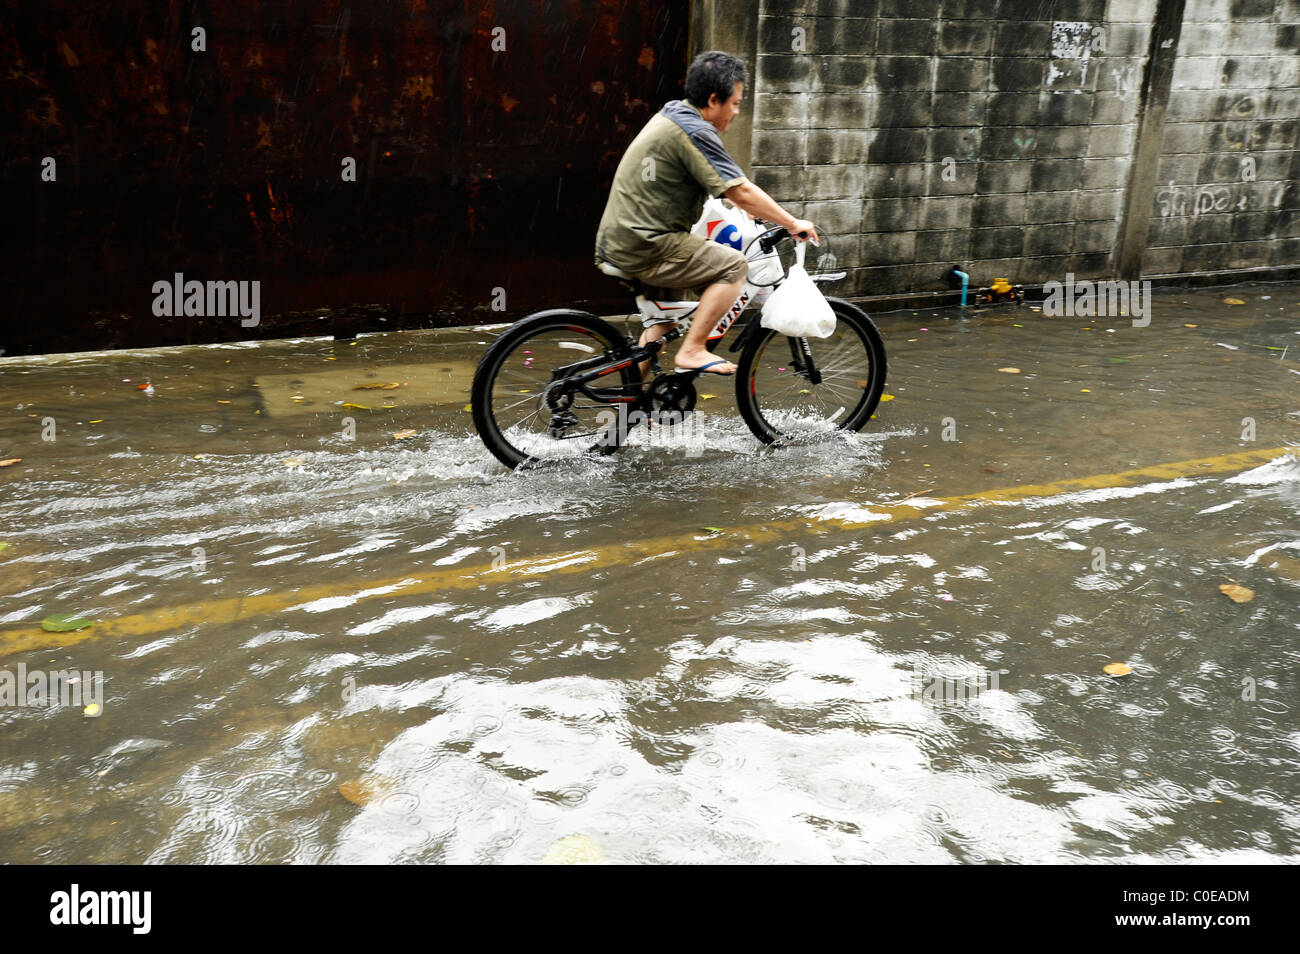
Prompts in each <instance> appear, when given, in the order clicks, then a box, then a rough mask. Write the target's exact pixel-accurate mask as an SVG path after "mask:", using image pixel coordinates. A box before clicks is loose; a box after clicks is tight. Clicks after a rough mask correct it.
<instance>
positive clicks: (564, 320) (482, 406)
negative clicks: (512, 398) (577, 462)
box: [470, 308, 640, 470]
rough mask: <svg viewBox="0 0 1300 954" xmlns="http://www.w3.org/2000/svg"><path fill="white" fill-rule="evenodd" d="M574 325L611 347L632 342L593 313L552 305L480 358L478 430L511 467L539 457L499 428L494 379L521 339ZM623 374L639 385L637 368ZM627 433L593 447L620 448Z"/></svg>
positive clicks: (474, 395)
mask: <svg viewBox="0 0 1300 954" xmlns="http://www.w3.org/2000/svg"><path fill="white" fill-rule="evenodd" d="M573 325H578V326H580V327H581V328H582V329H584V330H586V331H589V332H592V333H593V334H596V335H599V336H601V337H602V338H603V339H604V343H605V344H606V345H607V346H608V347H609V349H610V350H614V349H617V348H620V347H627V346H628V345H630V344H631V342H629V341H628V338H627V336H626V335H624V334H623V333H622V332H621V331H619V330H618V329H617V328H615V327H614V326H613V325H612V324H610V323H609V322H608V321H605V320H604V319H601V318H598V317H596V316H595V315H593V314H591V313H590V312H586V311H577V310H574V309H570V308H552V309H548V310H546V311H539V312H535V313H534V314H531V315H527V316H525V317H523V318H520V319H519V320H518V321H516V322H515V323H514V324H513V325H511V326H510V327H509V328H507V329H506V330H505V331H503V332H501V334H500V335H499V336H497V339H496V340H495V341H493V342H492V344H491V345H489V346H488V348H487V350H486V351H484V352H483V355H482V356H481V357H480V358H479V360H478V366H477V367H476V368H475V369H474V382H473V384H472V385H471V388H470V410H471V411H472V417H473V421H474V429H475V430H476V431H478V435H479V437H480V438H481V439H482V441H483V443H484V445H486V447H487V449H488V450H489V451H490V452H491V454H492V456H493V457H495V458H496V459H497V460H499V461H500V462H501V463H503V464H505V466H506V467H508V468H510V469H511V470H514V469H515V468H517V467H519V466H521V465H524V464H529V463H532V462H535V461H536V460H537V459H536V458H534V457H532V456H531V455H529V454H526V453H524V452H523V451H521V450H520V449H519V448H517V447H515V446H514V445H513V444H511V443H510V442H509V441H508V440H506V438H505V436H504V435H503V434H502V433H501V430H500V428H499V427H497V424H496V420H495V419H494V418H493V416H492V414H491V413H490V411H489V407H490V405H491V396H492V382H493V381H494V380H495V379H496V376H497V373H498V372H499V371H500V369H501V363H502V361H503V360H504V358H505V356H506V355H507V354H509V353H510V352H511V351H512V350H514V348H515V347H517V346H518V343H519V342H520V340H521V339H527V338H529V337H532V336H533V335H535V334H537V333H538V332H539V331H542V330H544V329H546V328H551V327H572V326H573ZM619 374H620V376H621V377H622V379H623V385H624V387H629V386H639V384H640V381H639V379H638V377H637V375H636V370H635V368H634V367H632V366H629V367H628V368H624V369H622V370H621V371H620V372H619ZM610 407H611V408H615V409H617V408H616V406H615V405H610ZM623 436H624V435H623V434H622V433H621V431H620V429H618V428H615V431H614V434H613V440H612V441H610V442H606V443H604V444H597V445H593V447H592V448H590V449H591V450H594V451H599V452H602V453H613V452H614V451H616V450H617V449H618V445H619V443H620V439H621V438H622V437H623Z"/></svg>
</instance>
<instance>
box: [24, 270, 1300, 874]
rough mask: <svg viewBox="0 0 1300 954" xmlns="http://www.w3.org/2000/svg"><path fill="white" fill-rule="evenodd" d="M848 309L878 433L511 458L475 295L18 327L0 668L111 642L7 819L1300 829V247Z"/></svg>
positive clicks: (1068, 854)
mask: <svg viewBox="0 0 1300 954" xmlns="http://www.w3.org/2000/svg"><path fill="white" fill-rule="evenodd" d="M1225 298H1235V299H1238V300H1241V301H1242V302H1244V304H1241V305H1228V304H1225V303H1224V299H1225ZM874 317H875V320H876V321H877V323H878V325H879V327H880V330H881V332H882V334H883V335H884V338H885V344H886V347H887V348H888V353H889V362H890V363H889V375H888V380H887V383H886V386H885V393H886V395H887V396H888V397H887V398H886V400H884V401H883V402H882V403H881V405H880V407H879V409H878V411H877V415H876V418H875V419H874V420H873V421H871V423H870V425H869V426H868V427H867V428H864V429H863V431H862V432H861V433H860V434H857V435H849V436H844V437H842V438H840V439H837V440H834V441H832V442H830V443H827V444H823V445H817V446H812V447H799V448H788V449H784V450H775V451H772V450H767V449H763V448H761V447H760V445H759V443H758V442H757V441H756V440H755V439H754V438H753V437H752V436H751V435H750V433H749V431H748V430H747V429H746V427H745V426H744V424H743V423H742V422H741V420H740V419H739V417H738V416H737V414H736V408H735V401H734V397H733V394H732V388H733V384H732V382H731V380H730V379H718V380H704V381H701V382H700V392H701V398H702V400H701V401H700V404H699V406H698V409H697V412H696V419H695V420H694V421H693V422H692V423H691V424H690V425H683V426H682V427H683V431H682V434H681V436H680V437H674V436H665V435H662V434H654V435H649V434H647V433H645V432H644V431H642V432H640V433H637V434H636V435H635V437H634V440H633V442H632V445H631V446H629V447H627V448H625V449H624V450H622V451H621V452H620V453H618V454H615V455H613V456H611V457H608V458H602V459H599V460H583V461H579V462H575V463H574V464H573V465H572V466H565V467H556V468H550V469H543V470H539V471H534V472H527V473H518V474H515V473H509V472H507V471H505V470H504V469H503V468H502V467H501V466H500V465H499V464H497V463H496V461H495V460H493V459H492V457H491V456H490V455H489V454H488V452H487V450H486V449H485V448H484V446H483V444H482V442H481V441H480V439H479V438H478V436H477V434H476V433H475V432H474V430H473V427H472V424H471V421H470V414H469V412H468V408H467V402H468V401H469V396H468V390H469V386H470V379H471V376H472V374H473V369H474V366H475V363H476V362H477V360H478V357H479V355H480V354H481V353H482V352H483V350H484V348H485V347H486V346H487V344H488V343H489V342H490V341H491V340H492V337H493V335H494V334H495V330H484V329H466V328H462V329H453V330H441V331H436V332H435V331H429V332H405V333H395V334H389V335H373V336H363V337H362V338H360V339H358V340H355V341H333V340H330V339H311V340H298V341H278V342H269V343H258V344H250V345H213V346H203V347H188V348H165V349H153V350H146V351H135V352H107V353H100V354H82V355H54V356H48V357H7V358H0V408H3V410H4V414H3V417H2V418H0V458H5V459H13V458H21V460H20V462H18V463H15V464H12V465H9V466H6V467H4V468H0V488H2V489H3V494H2V496H0V516H2V518H3V520H2V522H0V544H5V546H4V547H3V549H0V593H2V594H3V601H2V602H0V655H2V656H3V659H0V669H3V670H8V671H9V672H12V673H17V672H18V667H19V666H20V665H22V666H24V667H25V670H26V671H27V672H29V673H30V672H32V671H43V672H47V673H48V672H54V671H58V670H76V671H77V672H79V673H87V674H89V673H94V672H102V674H103V697H102V702H101V708H102V711H101V712H100V714H98V715H87V714H84V713H83V711H82V707H81V706H72V705H68V706H49V705H43V706H42V705H30V704H29V705H21V704H7V705H4V706H0V739H2V740H3V743H2V746H0V845H3V847H0V862H11V863H12V862H31V861H39V862H64V863H72V862H76V863H86V862H90V863H105V862H121V863H138V862H151V863H159V862H171V863H201V862H291V861H292V862H375V863H385V862H454V863H470V862H487V863H534V862H541V861H544V860H545V861H574V860H586V861H595V860H604V861H606V862H609V863H646V862H667V863H675V862H703V863H708V862H733V863H770V862H796V863H819V862H881V863H884V862H892V863H899V862H903V863H950V862H1026V863H1029V862H1040V863H1041V862H1080V861H1087V862H1106V861H1128V862H1134V861H1137V862H1181V861H1189V860H1191V861H1215V862H1247V863H1256V862H1276V861H1295V860H1297V858H1300V802H1298V800H1297V795H1298V794H1300V784H1298V782H1300V719H1298V718H1297V709H1296V702H1295V694H1296V689H1297V682H1296V677H1297V672H1298V670H1300V665H1298V662H1300V653H1298V650H1297V637H1298V636H1300V612H1297V610H1298V608H1300V459H1297V457H1295V456H1294V455H1291V454H1287V453H1285V452H1284V451H1285V449H1286V448H1288V447H1294V446H1296V445H1297V444H1300V399H1298V398H1297V395H1298V394H1300V377H1298V375H1300V320H1298V319H1300V286H1296V285H1251V286H1236V287H1234V288H1231V289H1214V290H1192V291H1188V290H1179V289H1174V290H1160V289H1157V290H1156V292H1155V299H1154V303H1153V306H1152V312H1151V323H1150V326H1149V327H1145V328H1138V327H1133V326H1132V324H1131V323H1130V322H1129V321H1128V320H1127V319H1122V318H1121V319H1095V320H1089V319H1083V318H1055V319H1052V318H1046V317H1044V316H1043V314H1042V313H1041V312H1038V311H1035V310H1031V308H1030V307H1029V306H1020V307H1017V306H1015V305H1005V306H998V307H997V308H993V309H988V310H985V311H983V312H979V313H975V314H972V315H971V316H969V317H966V318H962V317H960V316H959V315H958V313H957V312H956V311H955V310H947V311H942V312H923V313H919V314H917V313H913V312H911V311H906V312H896V313H892V314H886V315H877V316H874ZM1009 368H1011V369H1015V370H1014V371H1012V370H1005V369H1009ZM1000 369H1003V370H1000ZM142 385H143V386H144V388H143V389H142V388H141V386H142ZM1247 419H1249V423H1247ZM408 431H411V432H413V433H407V432H408ZM395 435H401V436H400V437H398V436H395ZM51 436H52V437H53V438H54V439H53V440H49V439H45V438H46V437H51ZM946 438H951V439H946ZM1186 462H1194V463H1191V464H1187V463H1186ZM1166 465H1173V466H1166ZM1223 584H1239V585H1240V586H1243V587H1248V588H1249V589H1251V590H1253V591H1254V593H1255V595H1254V597H1253V599H1251V600H1250V601H1248V602H1242V603H1237V602H1234V601H1233V600H1231V599H1229V598H1228V596H1227V595H1225V594H1224V593H1223V592H1221V591H1220V589H1219V587H1220V585H1223ZM60 613H67V614H72V615H74V616H77V617H84V618H86V619H89V620H94V621H95V625H94V626H92V627H89V628H84V629H77V630H69V631H66V632H50V631H47V630H45V629H43V628H42V626H41V621H42V620H44V619H46V618H48V617H50V616H51V615H53V614H60ZM1115 662H1119V663H1124V664H1127V665H1128V666H1129V667H1131V668H1132V670H1133V671H1132V673H1131V674H1130V675H1127V676H1122V677H1113V676H1110V675H1107V674H1106V673H1105V672H1103V667H1104V666H1106V665H1108V664H1110V663H1115ZM936 680H937V681H938V683H936ZM936 684H939V685H940V686H941V687H943V686H946V687H949V688H950V687H952V686H953V685H954V684H955V685H956V686H957V687H958V688H963V687H964V690H965V691H964V694H961V695H962V697H961V698H954V697H953V694H952V693H947V694H945V693H944V692H942V691H939V692H935V691H932V690H933V689H934V687H935V685H936ZM78 685H81V683H78ZM972 686H975V687H977V688H978V691H971V689H970V687H972Z"/></svg>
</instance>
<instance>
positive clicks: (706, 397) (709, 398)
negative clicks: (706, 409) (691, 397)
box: [700, 394, 717, 401]
mask: <svg viewBox="0 0 1300 954" xmlns="http://www.w3.org/2000/svg"><path fill="white" fill-rule="evenodd" d="M715 397H717V395H716V394H701V395H700V400H701V401H712V400H713V399H714V398H715Z"/></svg>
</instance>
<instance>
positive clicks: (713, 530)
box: [700, 527, 727, 533]
mask: <svg viewBox="0 0 1300 954" xmlns="http://www.w3.org/2000/svg"><path fill="white" fill-rule="evenodd" d="M700 529H701V530H703V531H704V532H705V533H726V532H727V531H725V530H723V529H722V528H721V527H700Z"/></svg>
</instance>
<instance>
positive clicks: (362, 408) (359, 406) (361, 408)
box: [343, 401, 370, 411]
mask: <svg viewBox="0 0 1300 954" xmlns="http://www.w3.org/2000/svg"><path fill="white" fill-rule="evenodd" d="M343 406H344V407H355V408H356V409H357V410H359V411H369V410H370V405H368V404H350V403H348V402H347V401H344V402H343Z"/></svg>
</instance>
